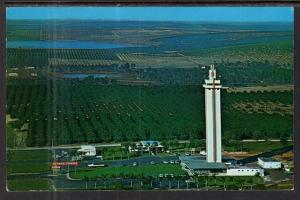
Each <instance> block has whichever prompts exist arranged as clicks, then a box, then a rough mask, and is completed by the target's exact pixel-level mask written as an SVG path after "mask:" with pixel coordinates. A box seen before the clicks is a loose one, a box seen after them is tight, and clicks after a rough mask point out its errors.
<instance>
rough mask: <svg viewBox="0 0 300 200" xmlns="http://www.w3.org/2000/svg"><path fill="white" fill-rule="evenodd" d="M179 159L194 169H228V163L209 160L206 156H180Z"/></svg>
mask: <svg viewBox="0 0 300 200" xmlns="http://www.w3.org/2000/svg"><path fill="white" fill-rule="evenodd" d="M179 159H180V161H181V162H182V163H184V164H185V165H186V166H187V167H188V168H190V169H192V170H201V169H227V167H226V165H225V164H223V163H210V162H207V161H206V158H205V156H179Z"/></svg>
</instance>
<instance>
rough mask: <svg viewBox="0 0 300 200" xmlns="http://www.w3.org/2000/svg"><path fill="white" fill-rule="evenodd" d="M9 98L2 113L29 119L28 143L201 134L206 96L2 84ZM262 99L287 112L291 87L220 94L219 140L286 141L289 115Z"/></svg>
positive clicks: (170, 90) (191, 90) (61, 83)
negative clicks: (252, 107)
mask: <svg viewBox="0 0 300 200" xmlns="http://www.w3.org/2000/svg"><path fill="white" fill-rule="evenodd" d="M90 81H91V82H90ZM53 98H56V101H55V103H53ZM7 99H8V101H7V102H8V105H7V113H8V114H10V115H11V117H12V118H14V119H18V120H17V121H15V122H14V123H13V126H14V128H17V129H20V128H21V127H22V126H23V124H24V123H28V124H29V125H28V130H27V131H28V137H27V139H26V144H27V146H44V145H51V144H54V145H57V144H71V143H82V142H89V143H95V142H113V141H120V142H126V141H129V142H132V141H137V140H143V139H156V140H175V139H177V140H189V139H204V133H205V118H204V113H205V112H204V94H203V89H202V88H201V87H199V86H123V85H114V84H113V85H99V84H97V82H94V81H93V80H86V81H83V82H81V81H67V80H57V81H56V82H52V81H50V82H47V81H45V80H39V81H28V80H22V81H21V80H19V81H11V82H10V83H8V84H7ZM241 102H243V103H247V104H250V105H255V106H256V107H255V108H256V110H254V111H250V110H249V109H248V110H243V109H242V108H235V107H234V106H233V105H235V103H241ZM262 102H264V103H262ZM266 104H270V105H271V104H276V105H281V107H280V108H281V109H282V108H286V109H287V110H288V111H289V110H290V109H291V107H292V105H293V92H292V91H285V92H274V91H269V92H250V93H247V92H241V93H227V92H226V91H224V92H222V106H221V107H222V119H223V121H222V125H223V132H224V137H225V138H226V139H234V140H241V139H248V138H254V137H258V138H262V137H269V138H280V137H285V138H289V137H290V136H291V135H292V127H293V115H292V114H293V113H289V112H283V111H282V110H280V114H277V113H276V112H277V110H276V109H277V107H274V108H273V107H270V108H268V109H267V111H268V112H269V111H272V112H273V114H270V113H268V112H266V109H265V108H264V106H265V105H266ZM259 106H261V107H259Z"/></svg>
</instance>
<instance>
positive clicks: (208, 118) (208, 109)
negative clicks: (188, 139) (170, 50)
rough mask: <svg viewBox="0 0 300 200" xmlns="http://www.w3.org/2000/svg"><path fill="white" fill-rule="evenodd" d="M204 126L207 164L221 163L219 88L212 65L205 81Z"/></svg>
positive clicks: (218, 81)
mask: <svg viewBox="0 0 300 200" xmlns="http://www.w3.org/2000/svg"><path fill="white" fill-rule="evenodd" d="M203 87H204V88H205V124H206V153H207V155H206V159H207V161H208V162H222V144H221V141H222V140H221V88H222V85H220V80H217V79H216V70H215V68H214V66H213V65H212V66H211V68H210V70H209V79H207V80H205V84H204V85H203Z"/></svg>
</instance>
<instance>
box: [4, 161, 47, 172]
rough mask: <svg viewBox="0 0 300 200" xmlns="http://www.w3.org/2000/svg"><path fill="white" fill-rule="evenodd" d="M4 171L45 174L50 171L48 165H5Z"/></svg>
mask: <svg viewBox="0 0 300 200" xmlns="http://www.w3.org/2000/svg"><path fill="white" fill-rule="evenodd" d="M6 167H7V168H6V170H7V173H8V174H11V173H40V172H47V171H48V170H49V169H50V164H48V163H25V164H24V163H7V164H6Z"/></svg>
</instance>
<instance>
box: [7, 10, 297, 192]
mask: <svg viewBox="0 0 300 200" xmlns="http://www.w3.org/2000/svg"><path fill="white" fill-rule="evenodd" d="M293 60H294V9H293V8H292V7H280V6H279V7H197V6H196V7H183V6H173V7H171V6H170V7H168V6H165V7H150V6H144V7H142V6H135V7H134V6H133V7H129V6H119V7H117V6H116V7H114V6H111V7H109V6H105V7H75V6H73V7H72V6H69V7H66V6H61V7H53V6H48V7H38V6H37V7H8V8H7V10H6V105H5V106H6V107H5V108H6V122H5V123H6V190H7V191H9V192H21V191H28V192H37V191H51V192H56V191H57V192H59V191H124V190H125V191H204V192H205V191H258V190H264V191H265V190H268V191H272V190H273V191H277V190H281V191H282V190H286V191H292V190H294V140H293V138H294V128H293V127H294V124H293V120H294V102H293V93H294V74H293V73H294V63H293Z"/></svg>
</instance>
